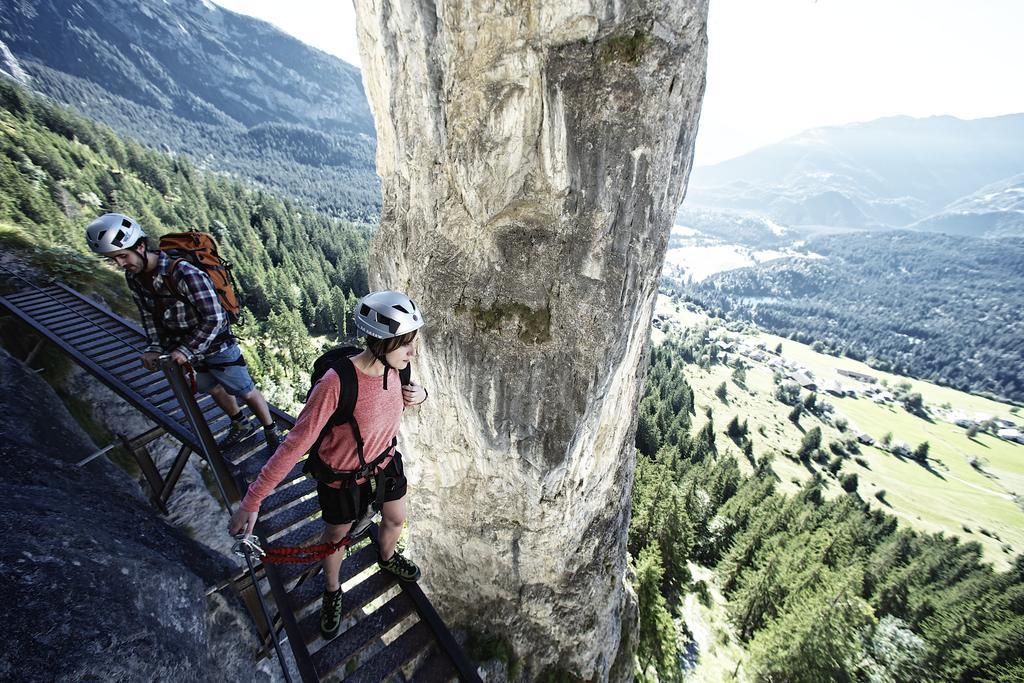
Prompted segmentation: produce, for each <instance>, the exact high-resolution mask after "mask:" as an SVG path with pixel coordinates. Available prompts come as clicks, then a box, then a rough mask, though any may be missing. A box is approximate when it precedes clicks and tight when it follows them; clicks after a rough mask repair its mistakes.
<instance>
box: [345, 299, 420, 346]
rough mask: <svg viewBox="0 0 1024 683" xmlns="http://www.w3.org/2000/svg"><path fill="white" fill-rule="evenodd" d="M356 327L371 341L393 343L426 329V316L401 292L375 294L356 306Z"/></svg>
mask: <svg viewBox="0 0 1024 683" xmlns="http://www.w3.org/2000/svg"><path fill="white" fill-rule="evenodd" d="M356 327H357V328H359V331H360V332H362V333H363V334H365V335H368V336H370V337H376V338H377V339H391V338H392V337H400V336H402V335H403V334H408V333H409V332H412V331H414V330H418V329H419V328H421V327H423V315H422V314H421V313H420V311H419V309H418V308H416V304H415V303H413V300H412V299H410V298H409V297H407V296H406V295H405V294H402V293H401V292H371V293H370V294H367V295H366V296H364V297H363V298H362V299H360V300H359V303H357V304H356Z"/></svg>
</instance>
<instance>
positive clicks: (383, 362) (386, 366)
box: [370, 351, 394, 391]
mask: <svg viewBox="0 0 1024 683" xmlns="http://www.w3.org/2000/svg"><path fill="white" fill-rule="evenodd" d="M370 353H372V354H373V357H374V358H376V359H377V360H379V361H380V363H381V365H383V366H384V390H385V391H387V388H388V370H394V368H393V367H391V364H390V363H388V360H387V357H386V355H381V356H378V355H377V354H376V353H375V352H374V351H370Z"/></svg>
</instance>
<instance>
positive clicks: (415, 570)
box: [377, 550, 420, 581]
mask: <svg viewBox="0 0 1024 683" xmlns="http://www.w3.org/2000/svg"><path fill="white" fill-rule="evenodd" d="M377 566H378V567H380V568H381V569H383V570H384V571H388V572H391V573H392V574H394V575H395V576H397V577H398V578H399V579H401V580H402V581H418V580H419V578H420V568H419V567H417V566H416V563H415V562H413V561H412V560H408V559H406V558H405V557H404V556H403V555H402V553H400V552H398V551H397V550H396V551H395V554H394V555H392V556H391V559H390V560H387V561H385V560H382V559H380V558H379V557H378V558H377Z"/></svg>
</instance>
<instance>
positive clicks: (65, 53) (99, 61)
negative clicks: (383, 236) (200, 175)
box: [0, 0, 380, 220]
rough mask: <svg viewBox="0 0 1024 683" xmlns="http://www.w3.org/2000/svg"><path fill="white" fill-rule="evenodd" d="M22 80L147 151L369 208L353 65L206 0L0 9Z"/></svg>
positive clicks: (376, 198) (348, 214)
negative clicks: (24, 75)
mask: <svg viewBox="0 0 1024 683" xmlns="http://www.w3.org/2000/svg"><path fill="white" fill-rule="evenodd" d="M0 42H2V43H4V44H5V45H6V47H7V48H9V49H10V52H11V53H12V54H13V56H14V58H15V59H16V60H17V61H18V63H19V65H20V67H21V68H22V69H24V71H25V72H26V73H27V74H28V76H29V77H30V79H31V81H30V84H29V85H30V86H31V87H32V88H33V89H34V90H36V91H39V92H42V93H44V94H46V95H48V96H49V97H52V98H54V99H56V100H57V101H58V102H61V103H64V104H67V105H69V106H71V107H74V108H75V109H76V110H77V111H79V112H82V113H83V114H84V115H86V116H88V117H89V118H91V119H93V120H96V121H102V122H104V123H106V124H107V125H110V126H112V127H113V128H114V129H115V130H116V131H118V132H119V133H121V134H123V135H129V136H131V137H133V138H135V139H136V140H137V141H139V142H141V143H142V144H144V145H145V146H148V147H150V148H152V149H157V150H161V151H166V152H173V153H175V154H186V155H188V156H189V157H190V158H191V159H192V160H193V163H196V164H198V165H199V166H201V167H203V168H209V169H214V170H218V171H222V172H228V173H230V174H232V175H235V176H237V177H240V178H244V179H245V180H247V181H249V182H255V183H257V184H258V185H259V186H261V187H263V188H264V189H269V190H270V191H272V192H273V193H274V194H276V195H278V196H290V197H292V198H296V199H298V200H299V201H302V202H303V203H304V204H310V205H312V206H314V207H316V208H317V209H318V210H320V211H323V212H326V213H328V214H330V215H334V216H338V217H343V218H348V219H350V220H371V219H372V218H373V217H375V216H376V215H378V214H379V211H380V189H379V183H378V180H377V176H376V172H375V165H374V146H375V141H374V128H373V120H372V117H371V115H370V110H369V105H368V103H367V101H366V96H365V94H364V92H363V88H362V82H361V77H360V74H359V70H358V69H357V68H356V67H354V66H352V65H350V64H347V63H345V62H343V61H342V60H340V59H338V58H336V57H333V56H331V55H328V54H325V53H323V52H321V51H319V50H316V49H314V48H312V47H309V46H308V45H304V44H303V43H301V42H300V41H298V40H297V39H295V38H294V37H292V36H289V35H287V34H285V33H283V32H282V31H280V30H279V29H277V28H276V27H274V26H272V25H271V24H268V23H266V22H263V21H260V20H258V19H254V18H252V17H249V16H245V15H241V14H236V13H234V12H230V11H228V10H225V9H223V8H221V7H218V6H217V5H215V4H213V3H211V2H208V1H206V0H141V1H139V0H80V1H79V2H75V3H68V2H65V1H64V0H39V1H36V2H31V3H18V2H15V3H2V4H0Z"/></svg>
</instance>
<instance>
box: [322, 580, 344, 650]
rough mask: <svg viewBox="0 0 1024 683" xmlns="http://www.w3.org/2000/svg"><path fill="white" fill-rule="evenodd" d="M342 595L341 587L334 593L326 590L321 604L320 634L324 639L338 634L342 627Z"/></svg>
mask: <svg viewBox="0 0 1024 683" xmlns="http://www.w3.org/2000/svg"><path fill="white" fill-rule="evenodd" d="M342 595H343V591H342V590H341V589H340V588H339V589H338V590H336V591H334V592H333V593H329V592H327V591H324V598H323V602H322V603H321V604H320V635H321V636H323V638H324V640H330V639H331V638H333V637H334V636H336V635H338V630H339V629H340V628H341V604H342V602H343V600H342Z"/></svg>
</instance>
